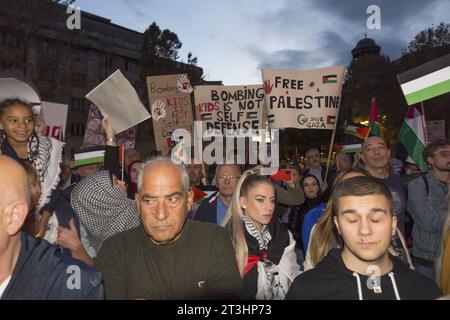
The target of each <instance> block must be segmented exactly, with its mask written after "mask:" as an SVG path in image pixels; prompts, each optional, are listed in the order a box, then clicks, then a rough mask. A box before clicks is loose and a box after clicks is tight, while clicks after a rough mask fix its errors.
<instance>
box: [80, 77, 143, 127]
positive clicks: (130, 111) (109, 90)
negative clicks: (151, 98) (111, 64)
mask: <svg viewBox="0 0 450 320" xmlns="http://www.w3.org/2000/svg"><path fill="white" fill-rule="evenodd" d="M86 98H87V99H89V100H90V101H92V102H93V103H94V104H95V105H96V106H97V107H98V108H99V109H100V111H101V112H102V114H103V116H109V117H110V119H111V123H112V126H113V128H114V131H115V132H116V134H119V133H121V132H123V131H125V130H127V129H129V128H131V127H134V126H136V125H137V124H139V123H141V122H143V121H145V120H147V119H149V118H150V114H149V113H148V111H147V110H146V109H145V107H144V105H143V104H142V102H141V101H140V99H139V96H138V94H137V92H136V90H135V89H134V88H133V86H132V85H131V84H130V82H129V81H128V80H127V78H125V76H124V75H123V74H122V73H121V72H120V70H117V71H115V72H114V73H113V74H111V75H110V76H109V77H108V78H107V79H106V80H104V81H103V82H102V83H100V84H99V85H98V86H97V87H95V88H94V89H93V90H92V91H91V92H89V93H88V94H87V95H86Z"/></svg>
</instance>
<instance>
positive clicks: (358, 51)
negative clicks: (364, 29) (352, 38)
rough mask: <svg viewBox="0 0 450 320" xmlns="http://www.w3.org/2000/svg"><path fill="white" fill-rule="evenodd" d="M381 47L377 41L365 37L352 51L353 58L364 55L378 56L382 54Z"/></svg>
mask: <svg viewBox="0 0 450 320" xmlns="http://www.w3.org/2000/svg"><path fill="white" fill-rule="evenodd" d="M380 50H381V48H380V46H379V45H377V44H376V43H375V40H373V39H371V38H367V34H366V35H365V37H364V38H363V39H361V40H359V41H358V43H357V44H356V47H355V48H354V49H353V50H352V55H353V58H358V57H360V56H361V55H364V54H378V53H380Z"/></svg>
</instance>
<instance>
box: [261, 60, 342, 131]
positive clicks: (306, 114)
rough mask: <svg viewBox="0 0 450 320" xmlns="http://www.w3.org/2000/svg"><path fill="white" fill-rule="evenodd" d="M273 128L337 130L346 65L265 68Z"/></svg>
mask: <svg viewBox="0 0 450 320" xmlns="http://www.w3.org/2000/svg"><path fill="white" fill-rule="evenodd" d="M262 77H263V83H264V90H265V93H266V100H265V102H266V109H267V118H268V122H269V126H270V127H271V128H297V129H331V130H332V129H334V127H335V124H336V120H337V116H338V110H339V105H340V102H341V91H342V81H343V77H344V67H331V68H322V69H314V70H282V69H266V70H262Z"/></svg>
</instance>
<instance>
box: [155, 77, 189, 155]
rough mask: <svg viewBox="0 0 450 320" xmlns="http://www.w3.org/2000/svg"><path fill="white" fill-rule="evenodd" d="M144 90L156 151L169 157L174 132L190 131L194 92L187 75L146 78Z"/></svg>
mask: <svg viewBox="0 0 450 320" xmlns="http://www.w3.org/2000/svg"><path fill="white" fill-rule="evenodd" d="M147 89H148V95H149V100H150V109H151V114H152V121H153V132H154V134H155V143H156V149H157V150H158V151H162V152H163V154H168V153H169V150H170V149H171V148H172V147H173V141H172V139H171V137H172V132H173V131H174V130H175V129H179V128H184V129H187V130H189V132H191V133H192V131H193V126H194V120H193V116H192V104H191V93H192V91H193V89H192V86H191V84H190V82H189V78H188V76H187V75H186V74H175V75H167V76H155V77H147Z"/></svg>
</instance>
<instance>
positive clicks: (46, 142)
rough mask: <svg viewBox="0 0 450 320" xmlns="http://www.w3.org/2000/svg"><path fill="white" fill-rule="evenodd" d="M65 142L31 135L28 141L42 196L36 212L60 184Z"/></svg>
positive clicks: (29, 154)
mask: <svg viewBox="0 0 450 320" xmlns="http://www.w3.org/2000/svg"><path fill="white" fill-rule="evenodd" d="M63 146H64V143H63V142H61V141H59V140H56V139H54V138H47V137H42V136H37V135H36V134H33V135H31V137H30V141H29V143H28V159H29V160H30V162H31V164H32V165H33V167H34V168H35V169H36V170H37V172H38V173H39V179H40V182H41V192H42V193H41V197H40V198H39V202H38V205H37V208H36V212H39V210H40V209H41V208H42V207H43V206H44V205H45V204H47V203H48V202H49V201H50V196H51V194H52V191H53V190H55V188H56V187H57V186H58V183H59V174H60V172H61V168H60V163H61V161H62V150H63Z"/></svg>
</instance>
